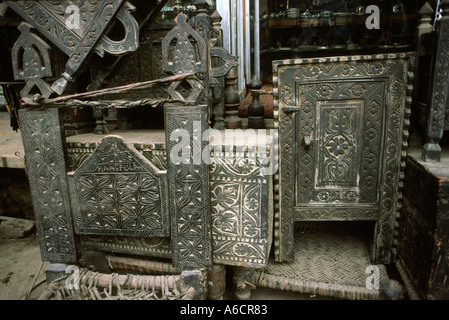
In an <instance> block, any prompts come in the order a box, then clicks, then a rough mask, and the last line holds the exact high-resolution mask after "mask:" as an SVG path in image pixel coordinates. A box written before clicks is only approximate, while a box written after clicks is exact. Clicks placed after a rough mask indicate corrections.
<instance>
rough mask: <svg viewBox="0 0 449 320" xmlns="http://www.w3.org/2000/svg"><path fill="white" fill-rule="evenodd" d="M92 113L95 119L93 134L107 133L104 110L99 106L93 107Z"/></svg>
mask: <svg viewBox="0 0 449 320" xmlns="http://www.w3.org/2000/svg"><path fill="white" fill-rule="evenodd" d="M92 115H93V117H94V119H95V130H94V133H95V134H107V133H109V130H108V128H107V127H106V120H105V114H104V110H103V109H100V108H93V110H92Z"/></svg>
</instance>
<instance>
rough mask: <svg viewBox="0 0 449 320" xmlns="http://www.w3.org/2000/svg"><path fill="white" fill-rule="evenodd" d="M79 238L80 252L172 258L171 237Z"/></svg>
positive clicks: (100, 236)
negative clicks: (93, 251) (95, 251)
mask: <svg viewBox="0 0 449 320" xmlns="http://www.w3.org/2000/svg"><path fill="white" fill-rule="evenodd" d="M79 238H80V239H79V240H80V250H98V251H105V252H117V253H125V254H132V255H144V256H146V257H161V258H171V256H172V251H171V242H170V238H169V237H130V236H115V235H81V236H80V237H79Z"/></svg>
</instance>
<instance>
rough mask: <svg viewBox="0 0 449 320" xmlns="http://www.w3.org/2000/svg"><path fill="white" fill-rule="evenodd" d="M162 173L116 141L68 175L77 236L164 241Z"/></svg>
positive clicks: (105, 141)
mask: <svg viewBox="0 0 449 320" xmlns="http://www.w3.org/2000/svg"><path fill="white" fill-rule="evenodd" d="M166 179H167V178H166V172H165V171H161V170H159V169H157V168H156V167H155V166H154V165H153V164H152V163H151V162H150V161H148V159H146V158H145V157H144V156H143V155H142V154H140V153H139V152H138V151H137V150H136V149H134V147H132V146H131V145H129V144H128V143H126V142H125V141H123V140H122V139H121V138H120V137H118V136H107V137H105V138H103V140H102V142H101V143H100V144H99V146H98V148H97V149H96V150H95V151H94V153H93V154H92V155H91V156H90V157H89V158H88V159H87V160H86V161H85V162H83V164H82V165H81V166H80V167H79V168H78V169H77V170H76V171H75V172H72V173H69V181H70V189H71V195H72V203H73V216H74V220H75V228H76V232H77V233H79V234H113V235H122V236H149V235H151V236H168V235H169V234H170V229H169V217H168V198H167V181H166Z"/></svg>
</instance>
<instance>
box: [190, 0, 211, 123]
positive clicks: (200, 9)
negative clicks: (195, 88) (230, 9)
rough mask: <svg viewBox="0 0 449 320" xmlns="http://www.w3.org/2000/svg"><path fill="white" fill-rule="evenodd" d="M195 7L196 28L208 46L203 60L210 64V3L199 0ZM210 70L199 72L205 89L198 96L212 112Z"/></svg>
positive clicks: (209, 112) (209, 111)
mask: <svg viewBox="0 0 449 320" xmlns="http://www.w3.org/2000/svg"><path fill="white" fill-rule="evenodd" d="M194 5H195V7H196V8H197V11H196V16H195V18H194V24H195V30H196V32H198V34H199V35H200V36H201V37H202V38H203V39H204V42H205V46H206V52H207V54H206V55H205V56H204V57H202V58H203V62H204V63H205V64H206V66H209V63H210V61H209V54H210V52H209V50H210V45H209V39H210V27H211V21H210V17H209V14H208V12H207V10H208V9H209V7H210V4H209V2H208V1H206V0H197V1H195V3H194ZM209 71H210V69H209V68H207V70H206V72H204V73H199V74H197V77H198V78H199V80H200V82H201V85H202V86H203V88H204V90H203V92H202V93H201V95H200V96H199V98H198V103H200V104H207V105H208V114H209V115H210V114H212V112H211V108H212V106H211V103H210V100H209V99H208V94H209Z"/></svg>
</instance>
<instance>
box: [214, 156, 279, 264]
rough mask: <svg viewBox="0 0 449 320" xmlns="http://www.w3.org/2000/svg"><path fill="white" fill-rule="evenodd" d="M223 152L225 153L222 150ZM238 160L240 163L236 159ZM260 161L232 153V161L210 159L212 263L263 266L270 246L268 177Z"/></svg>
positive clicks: (270, 208)
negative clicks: (263, 172)
mask: <svg viewBox="0 0 449 320" xmlns="http://www.w3.org/2000/svg"><path fill="white" fill-rule="evenodd" d="M223 151H224V150H223ZM237 159H239V160H237ZM261 167H262V164H261V163H260V161H259V159H256V162H255V163H253V162H251V161H249V159H248V158H247V155H245V154H243V153H241V154H240V153H239V152H237V153H235V161H233V163H230V162H229V161H227V160H225V159H224V158H219V157H212V164H211V166H210V182H211V187H210V188H211V216H212V243H213V246H212V249H213V260H214V262H215V263H219V264H225V265H234V266H243V267H253V268H256V267H264V266H265V265H266V263H267V261H268V254H269V248H270V243H271V228H272V226H271V219H272V207H271V206H270V203H269V196H268V194H269V192H270V191H271V187H270V186H271V176H264V175H262V174H261Z"/></svg>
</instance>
